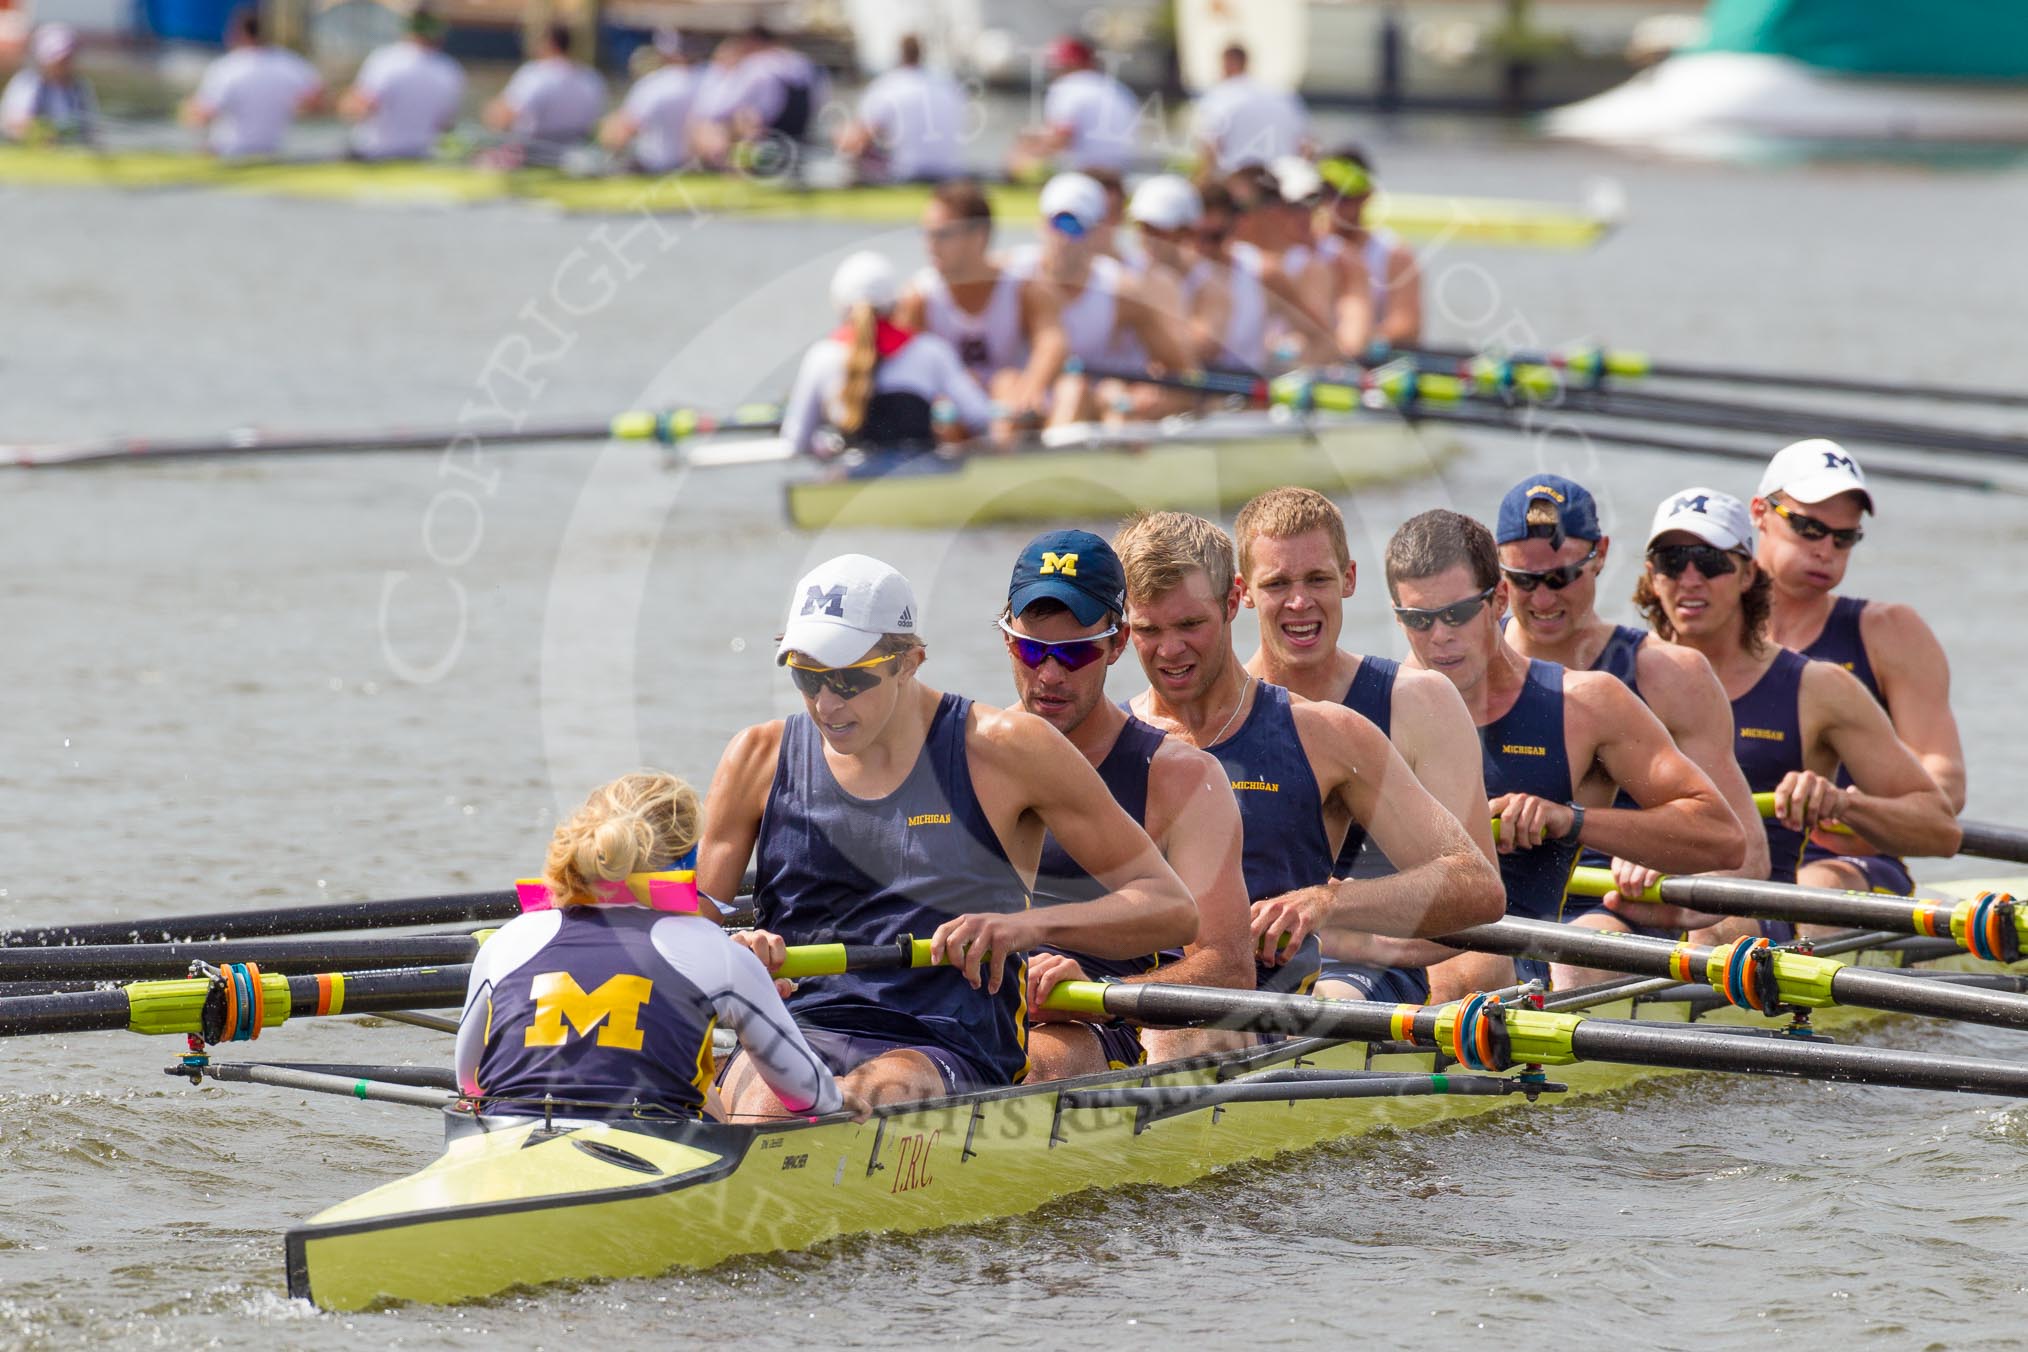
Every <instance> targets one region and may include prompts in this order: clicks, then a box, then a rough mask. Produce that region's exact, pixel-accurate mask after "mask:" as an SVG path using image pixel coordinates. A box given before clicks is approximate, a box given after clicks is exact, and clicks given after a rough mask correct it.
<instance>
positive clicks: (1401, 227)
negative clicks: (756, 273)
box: [0, 146, 1614, 249]
mask: <svg viewBox="0 0 2028 1352" xmlns="http://www.w3.org/2000/svg"><path fill="white" fill-rule="evenodd" d="M0 183H9V184H17V185H21V186H38V187H39V186H62V187H93V188H125V189H136V190H162V189H182V188H205V189H215V190H219V191H225V192H237V193H250V194H256V195H260V196H268V197H289V198H306V199H312V200H317V201H345V202H360V203H374V204H415V205H450V206H457V205H470V204H473V203H480V202H500V201H516V200H519V201H532V202H538V203H541V204H544V205H546V206H549V207H551V208H554V209H556V210H560V211H565V212H570V213H586V214H595V215H632V214H636V213H640V212H643V211H648V212H655V213H662V214H671V215H695V214H699V213H702V214H708V215H718V214H740V215H768V216H819V217H826V218H830V219H837V220H856V221H867V222H895V223H899V222H907V221H913V220H914V219H915V218H916V217H917V216H918V215H920V214H921V212H922V208H923V204H924V203H925V202H926V201H927V200H928V198H929V191H930V190H929V188H928V187H927V186H924V185H918V184H895V185H869V186H864V187H825V188H814V187H805V186H802V185H800V184H797V183H794V182H788V181H783V180H775V179H756V178H743V177H740V176H738V175H733V174H670V175H666V176H663V177H660V178H649V177H638V176H630V175H605V176H592V177H584V176H577V175H572V174H568V173H565V172H563V171H561V170H556V169H515V170H501V169H489V168H485V167H482V166H479V165H474V164H464V163H457V162H451V161H420V162H393V163H384V164H368V163H362V162H359V161H353V160H316V161H309V160H303V161H292V160H253V161H227V160H219V159H216V158H214V157H212V156H209V155H202V154H197V153H195V152H191V151H181V150H115V151H95V150H89V149H82V148H78V147H73V146H5V147H0ZM1037 191H1038V190H1037V189H1036V188H1034V187H1027V186H1018V185H1011V184H1009V185H998V186H995V187H993V188H991V189H990V195H991V197H992V199H993V209H994V211H995V213H996V214H997V215H998V216H999V218H1000V219H1002V220H1007V221H1033V220H1034V219H1035V218H1036V194H1037ZM1370 210H1371V214H1372V215H1373V217H1374V220H1375V222H1376V223H1377V224H1380V225H1385V226H1387V227H1388V228H1389V229H1392V230H1393V231H1394V232H1395V233H1397V234H1400V235H1403V236H1405V237H1407V238H1410V239H1415V240H1423V241H1427V240H1433V239H1437V240H1456V241H1458V242H1460V243H1469V244H1490V245H1512V246H1516V247H1526V248H1541V249H1582V248H1588V247H1590V246H1591V245H1593V244H1595V243H1597V242H1598V241H1599V240H1600V239H1601V238H1602V237H1603V236H1604V235H1605V233H1606V232H1607V231H1608V230H1610V229H1611V228H1612V226H1613V224H1614V222H1613V221H1612V220H1611V219H1610V218H1609V217H1607V216H1605V215H1602V214H1599V213H1596V212H1587V211H1581V210H1577V209H1573V208H1567V207H1559V206H1552V205H1549V204H1547V203H1539V202H1521V201H1509V200H1504V199H1496V198H1485V197H1464V196H1448V195H1441V194H1417V193H1392V194H1389V193H1381V194H1378V195H1376V196H1375V198H1374V202H1373V206H1372V207H1371V208H1370Z"/></svg>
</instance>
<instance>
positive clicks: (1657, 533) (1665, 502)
mask: <svg viewBox="0 0 2028 1352" xmlns="http://www.w3.org/2000/svg"><path fill="white" fill-rule="evenodd" d="M1672 530H1681V531H1688V532H1689V533H1690V534H1692V535H1694V536H1696V537H1697V538H1698V539H1700V540H1702V541H1704V542H1705V543H1706V544H1712V545H1717V546H1718V547H1719V548H1720V549H1744V550H1746V551H1748V552H1749V553H1750V552H1752V550H1753V518H1752V517H1751V516H1748V515H1747V511H1746V504H1745V503H1743V502H1741V501H1740V500H1739V499H1738V498H1735V497H1734V496H1732V494H1730V493H1721V492H1719V491H1718V490H1717V489H1715V488H1686V489H1684V490H1683V491H1682V492H1680V493H1671V494H1670V495H1669V496H1668V497H1666V498H1663V499H1662V504H1661V506H1659V507H1657V508H1655V524H1654V525H1653V526H1651V527H1650V528H1649V530H1648V543H1649V544H1651V545H1652V544H1653V543H1655V541H1656V540H1657V539H1658V538H1660V537H1661V536H1664V535H1667V534H1668V533H1669V532H1670V531H1672Z"/></svg>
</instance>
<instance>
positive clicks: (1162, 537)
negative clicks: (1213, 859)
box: [1113, 512, 1500, 990]
mask: <svg viewBox="0 0 2028 1352" xmlns="http://www.w3.org/2000/svg"><path fill="white" fill-rule="evenodd" d="M1113 547H1114V548H1115V549H1116V550H1117V551H1118V553H1119V555H1120V561H1121V563H1122V565H1123V566H1124V567H1125V570H1126V576H1127V617H1128V623H1129V633H1130V634H1131V635H1132V638H1133V642H1134V649H1135V652H1136V654H1137V655H1138V656H1139V657H1140V659H1141V670H1142V671H1143V672H1144V673H1146V675H1147V677H1148V681H1149V684H1150V686H1151V688H1150V689H1149V690H1148V691H1147V692H1146V693H1145V694H1143V695H1141V696H1140V697H1138V698H1137V699H1136V700H1135V701H1134V703H1133V706H1132V709H1133V712H1134V713H1135V714H1136V715H1137V716H1139V717H1140V718H1142V719H1143V720H1145V721H1146V722H1149V723H1152V724H1153V725H1155V726H1156V727H1158V728H1163V729H1166V730H1167V731H1168V732H1169V734H1170V735H1171V736H1172V737H1175V738H1179V739H1181V740H1183V741H1185V742H1187V743H1188V744H1189V745H1191V746H1194V747H1198V748H1201V749H1202V750H1205V751H1208V752H1210V753H1211V754H1212V755H1214V756H1216V757H1217V758H1218V760H1219V762H1220V764H1221V765H1223V766H1224V769H1225V773H1226V776H1227V778H1228V781H1229V782H1230V783H1231V785H1232V790H1233V792H1234V793H1235V794H1236V795H1237V796H1238V799H1239V812H1240V818H1241V821H1242V822H1243V823H1244V826H1245V833H1246V834H1245V850H1244V854H1243V856H1242V860H1241V867H1242V869H1243V871H1244V874H1245V877H1246V891H1247V896H1248V897H1249V898H1250V899H1251V901H1252V903H1253V927H1252V928H1253V941H1254V953H1255V960H1256V962H1257V963H1259V970H1258V972H1257V979H1258V981H1259V984H1260V985H1261V986H1262V987H1264V988H1269V989H1293V990H1301V989H1306V988H1307V987H1308V986H1309V985H1310V984H1311V983H1312V982H1313V981H1314V979H1315V977H1316V974H1317V970H1318V963H1319V957H1318V946H1317V943H1316V935H1317V934H1318V932H1319V931H1320V930H1325V929H1331V930H1348V931H1358V932H1362V933H1368V934H1380V935H1387V936H1390V937H1394V938H1406V939H1414V938H1426V937H1429V936H1431V935H1438V934H1448V933H1450V932H1452V931H1453V930H1457V929H1461V928H1463V927H1465V926H1468V925H1475V924H1479V923H1482V922H1484V921H1486V920H1490V919H1492V918H1494V917H1495V916H1497V915H1498V914H1499V910H1500V888H1499V875H1498V873H1497V872H1496V870H1495V869H1494V867H1493V865H1492V864H1491V863H1490V862H1489V861H1488V859H1487V857H1486V855H1485V854H1484V853H1483V852H1482V851H1481V850H1480V849H1479V848H1478V847H1477V846H1475V845H1474V844H1473V843H1472V836H1471V835H1470V834H1469V833H1468V832H1467V831H1466V830H1465V828H1464V827H1463V826H1461V825H1460V824H1459V823H1458V820H1457V818H1455V817H1453V816H1452V815H1451V814H1450V813H1449V812H1447V811H1445V809H1444V806H1443V804H1442V803H1440V802H1438V801H1437V800H1436V799H1435V798H1433V797H1431V796H1430V793H1429V791H1428V790H1427V789H1425V788H1424V787H1423V786H1422V785H1421V784H1420V783H1418V782H1417V781H1416V777H1415V775H1414V774H1413V773H1411V772H1410V770H1409V768H1408V765H1407V763H1406V762H1404V761H1403V760H1402V758H1401V754H1400V753H1399V752H1398V751H1396V750H1395V749H1394V747H1393V746H1392V744H1390V743H1389V742H1388V740H1387V737H1386V735H1385V734H1384V733H1382V732H1381V731H1380V729H1378V728H1376V727H1375V726H1373V724H1372V723H1371V722H1369V721H1367V720H1366V719H1364V718H1361V717H1360V716H1359V715H1358V714H1356V713H1354V712H1353V711H1352V710H1350V709H1348V708H1346V707H1345V706H1344V705H1342V704H1335V703H1332V704H1326V703H1320V702H1319V703H1313V702H1311V701H1309V700H1306V699H1303V698H1301V697H1300V696H1297V695H1292V694H1291V693H1290V692H1289V691H1287V690H1285V689H1283V688H1282V687H1281V686H1278V685H1274V684H1272V683H1270V682H1268V681H1264V680H1261V679H1259V678H1258V677H1256V676H1254V675H1253V674H1251V673H1250V672H1248V671H1247V670H1246V668H1245V667H1243V666H1241V665H1240V661H1239V656H1238V654H1237V653H1235V652H1234V651H1233V646H1232V643H1233V639H1232V626H1233V621H1234V619H1235V618H1236V617H1237V616H1238V614H1239V607H1240V603H1241V598H1242V597H1243V596H1244V594H1245V585H1244V583H1243V582H1242V580H1241V579H1240V577H1239V576H1238V570H1237V567H1236V564H1235V561H1234V558H1233V551H1232V541H1231V540H1230V539H1229V538H1228V537H1227V536H1226V534H1225V532H1224V531H1222V530H1220V529H1219V528H1218V527H1217V526H1216V525H1215V524H1213V523H1212V522H1209V521H1206V520H1204V519H1203V518H1202V517H1197V516H1189V515H1186V514H1185V513H1182V512H1158V513H1154V514H1152V515H1145V516H1139V517H1135V518H1133V519H1132V520H1130V521H1129V522H1128V523H1127V525H1126V526H1125V527H1123V528H1122V529H1121V531H1120V534H1119V536H1118V538H1117V539H1116V540H1115V541H1114V546H1113ZM1353 828H1357V829H1359V830H1362V831H1364V832H1365V833H1366V834H1367V835H1369V836H1371V837H1372V839H1373V841H1374V843H1375V844H1376V845H1378V846H1379V847H1380V848H1381V849H1382V850H1384V851H1385V852H1386V854H1387V857H1388V858H1389V859H1390V860H1392V861H1393V862H1394V864H1395V866H1396V867H1397V868H1398V869H1399V872H1397V873H1395V874H1393V875H1392V876H1389V877H1384V878H1361V879H1340V878H1338V877H1337V876H1336V875H1335V872H1334V861H1335V860H1336V859H1337V857H1338V849H1339V847H1340V846H1341V845H1342V844H1343V842H1344V839H1345V836H1346V833H1347V832H1348V830H1351V829H1353Z"/></svg>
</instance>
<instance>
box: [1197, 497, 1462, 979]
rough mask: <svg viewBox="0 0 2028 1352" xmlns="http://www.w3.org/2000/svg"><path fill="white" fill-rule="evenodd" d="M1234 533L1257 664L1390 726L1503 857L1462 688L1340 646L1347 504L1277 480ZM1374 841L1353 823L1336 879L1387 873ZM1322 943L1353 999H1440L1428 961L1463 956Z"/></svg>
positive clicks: (1364, 937) (1253, 666)
mask: <svg viewBox="0 0 2028 1352" xmlns="http://www.w3.org/2000/svg"><path fill="white" fill-rule="evenodd" d="M1233 534H1234V535H1235V536H1236V537H1237V538H1238V542H1239V568H1240V578H1241V581H1242V582H1243V583H1244V585H1245V588H1246V591H1245V598H1246V604H1247V605H1248V606H1250V607H1252V608H1253V609H1255V610H1257V611H1259V612H1260V651H1258V652H1256V653H1255V654H1254V655H1253V660H1252V661H1250V662H1248V663H1247V664H1246V669H1247V671H1248V672H1249V673H1251V674H1252V675H1254V676H1256V677H1258V678H1259V679H1261V680H1263V681H1269V682H1272V683H1273V684H1275V685H1279V686H1281V687H1283V688H1284V689H1286V690H1288V691H1289V692H1290V693H1291V694H1294V695H1300V696H1302V697H1303V698H1304V699H1309V700H1317V701H1320V702H1322V703H1325V704H1342V705H1344V706H1345V707H1346V708H1348V709H1351V710H1352V711H1353V712H1355V713H1357V714H1358V715H1359V716H1360V717H1362V718H1364V719H1366V721H1367V722H1369V723H1371V724H1373V725H1374V726H1375V727H1376V728H1378V729H1380V731H1381V732H1382V734H1384V735H1385V736H1387V737H1388V738H1389V739H1390V740H1391V741H1392V742H1393V743H1394V747H1395V750H1397V751H1399V752H1400V753H1401V758H1402V759H1403V760H1404V761H1405V762H1407V764H1408V768H1409V769H1410V770H1411V771H1412V772H1413V773H1414V774H1415V777H1416V779H1417V781H1418V782H1420V783H1421V784H1422V786H1423V787H1424V788H1425V789H1427V790H1429V792H1430V795H1431V796H1432V797H1434V798H1435V799H1436V800H1437V801H1438V802H1440V803H1442V804H1443V805H1444V806H1445V807H1446V808H1447V809H1449V811H1450V813H1451V815H1452V816H1454V817H1456V818H1457V819H1458V821H1459V822H1460V823H1461V824H1462V825H1463V826H1464V829H1465V834H1467V835H1469V836H1470V837H1471V838H1472V840H1473V842H1474V843H1475V844H1477V845H1478V847H1479V849H1480V850H1481V851H1482V852H1484V854H1485V855H1486V857H1487V858H1488V859H1492V858H1493V857H1494V853H1493V834H1492V830H1491V828H1490V827H1489V826H1488V825H1487V818H1486V783H1485V779H1484V778H1483V776H1482V774H1481V771H1480V769H1479V754H1478V752H1479V739H1478V731H1477V729H1476V728H1474V727H1473V726H1472V719H1471V716H1470V715H1469V714H1468V713H1466V712H1465V705H1464V701H1463V700H1462V699H1460V698H1459V697H1458V692H1457V690H1456V689H1455V688H1454V687H1453V686H1452V685H1451V683H1450V682H1449V681H1447V680H1445V679H1444V678H1443V677H1441V676H1439V675H1437V674H1436V673H1435V672H1431V671H1416V670H1413V669H1409V668H1404V667H1402V666H1401V665H1400V664H1399V663H1397V662H1395V661H1393V660H1392V659H1390V658H1385V657H1379V656H1375V655H1373V654H1370V653H1369V654H1360V653H1353V652H1347V651H1345V650H1344V649H1343V648H1341V647H1339V646H1338V640H1339V636H1340V634H1341V633H1342V632H1343V629H1344V624H1345V602H1346V601H1348V600H1349V599H1351V596H1352V593H1353V588H1354V586H1355V585H1356V584H1357V581H1358V569H1357V566H1356V565H1355V564H1354V563H1353V562H1352V551H1351V549H1350V547H1349V545H1348V543H1347V541H1346V538H1345V518H1344V517H1343V516H1342V515H1341V514H1340V513H1339V511H1338V508H1337V506H1336V505H1335V504H1333V503H1332V501H1331V500H1330V499H1329V498H1327V497H1325V496H1324V495H1323V494H1322V493H1319V492H1317V491H1315V490H1314V489H1309V488H1294V487H1290V488H1277V489H1274V490H1272V491H1270V492H1267V493H1263V494H1262V495H1261V496H1259V497H1257V498H1255V499H1254V500H1253V501H1252V502H1249V503H1248V504H1246V506H1244V507H1242V508H1240V509H1239V518H1238V520H1237V521H1235V522H1234V523H1233ZM1365 843H1366V833H1365V832H1364V831H1362V830H1360V829H1359V828H1358V827H1357V826H1353V827H1351V828H1349V829H1348V830H1347V831H1346V833H1345V842H1344V844H1343V845H1341V846H1340V847H1339V850H1338V861H1337V864H1336V865H1335V867H1334V868H1333V875H1334V876H1336V877H1340V878H1350V877H1355V876H1358V877H1371V876H1378V875H1379V874H1381V873H1384V872H1385V871H1386V869H1387V867H1388V866H1387V862H1386V860H1384V859H1381V858H1379V857H1378V852H1377V851H1372V850H1366V849H1364V846H1365ZM1322 942H1323V949H1324V965H1323V976H1322V977H1321V979H1320V980H1319V981H1318V982H1317V988H1316V991H1317V994H1319V995H1327V996H1333V997H1337V998H1342V999H1355V1000H1390V1001H1416V1002H1420V1001H1422V1000H1424V999H1427V998H1428V996H1429V986H1428V982H1427V980H1426V978H1425V976H1424V974H1423V968H1424V967H1425V966H1426V965H1427V964H1429V963H1431V962H1441V961H1443V960H1444V959H1446V958H1449V957H1451V956H1453V955H1454V954H1453V951H1452V950H1449V949H1438V948H1437V947H1436V946H1434V945H1431V944H1427V943H1425V942H1422V941H1418V940H1401V939H1387V938H1383V937H1381V936H1379V935H1375V934H1361V933H1356V932H1341V931H1338V930H1327V931H1326V932H1325V933H1324V935H1323V936H1322Z"/></svg>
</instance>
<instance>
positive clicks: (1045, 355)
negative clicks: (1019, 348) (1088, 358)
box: [1020, 278, 1070, 405]
mask: <svg viewBox="0 0 2028 1352" xmlns="http://www.w3.org/2000/svg"><path fill="white" fill-rule="evenodd" d="M1020 300H1021V331H1022V333H1023V334H1024V335H1025V336H1026V337H1027V339H1028V367H1027V369H1026V370H1025V371H1023V372H1022V375H1021V384H1022V388H1023V391H1024V396H1025V398H1026V399H1027V401H1029V402H1031V403H1034V404H1038V405H1039V404H1040V402H1041V396H1042V395H1044V394H1046V393H1047V392H1048V390H1049V387H1050V386H1051V385H1053V384H1054V383H1055V382H1056V378H1057V377H1058V376H1060V375H1062V374H1063V365H1064V363H1065V362H1067V361H1069V360H1070V341H1069V340H1068V339H1067V338H1065V337H1064V333H1063V323H1062V319H1061V315H1060V306H1059V302H1058V300H1057V296H1056V288H1055V287H1052V286H1049V285H1046V284H1045V283H1043V282H1040V281H1037V280H1035V279H1034V278H1030V279H1029V280H1027V281H1025V282H1023V283H1022V284H1021V290H1020Z"/></svg>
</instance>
